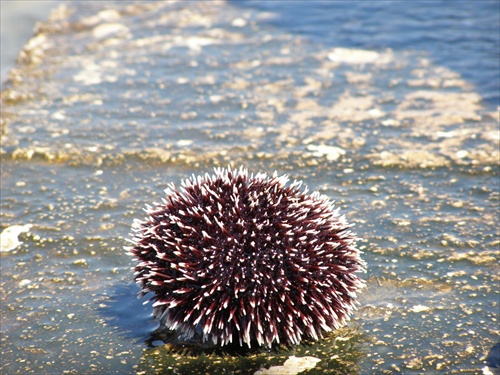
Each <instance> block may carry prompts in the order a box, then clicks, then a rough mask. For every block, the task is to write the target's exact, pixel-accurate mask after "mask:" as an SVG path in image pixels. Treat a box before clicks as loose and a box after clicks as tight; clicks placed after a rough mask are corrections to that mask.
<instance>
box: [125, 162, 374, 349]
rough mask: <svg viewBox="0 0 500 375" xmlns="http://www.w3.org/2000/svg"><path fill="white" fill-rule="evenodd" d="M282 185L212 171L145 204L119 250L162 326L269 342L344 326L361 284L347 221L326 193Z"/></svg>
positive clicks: (220, 339) (188, 333)
mask: <svg viewBox="0 0 500 375" xmlns="http://www.w3.org/2000/svg"><path fill="white" fill-rule="evenodd" d="M287 182H288V179H287V177H286V176H277V174H276V173H275V174H274V175H273V176H272V177H268V176H267V175H265V174H261V173H259V174H256V175H253V174H251V175H249V174H248V172H247V171H246V170H245V169H243V168H240V169H239V170H231V169H215V174H214V175H208V174H206V175H205V176H199V177H195V176H193V177H192V178H190V179H187V180H185V181H184V182H183V183H182V185H181V189H180V190H177V189H176V188H175V187H174V186H173V185H170V186H169V188H168V189H167V190H166V191H165V193H166V198H165V199H163V203H162V204H155V205H154V206H153V207H149V206H148V207H147V210H146V211H147V214H148V217H147V218H146V219H145V220H144V221H136V223H135V226H134V233H133V239H132V242H133V245H132V246H131V247H129V248H128V251H129V253H130V254H131V255H133V256H134V257H135V258H136V260H137V263H136V265H135V280H136V282H137V283H138V284H139V285H140V287H141V289H142V292H141V293H142V295H144V294H146V293H148V292H152V295H153V297H152V298H151V299H152V300H153V301H154V304H153V308H154V309H153V312H154V315H155V316H156V317H157V318H161V320H162V322H164V324H165V325H166V326H167V328H169V329H172V330H177V331H179V332H181V333H182V334H183V335H184V336H185V337H192V336H194V334H195V332H198V333H201V335H202V336H203V340H204V341H206V340H211V341H213V343H214V344H216V345H226V344H229V343H231V342H235V343H237V342H239V344H240V345H243V343H245V344H246V345H248V346H251V344H252V343H257V344H258V345H261V346H267V347H270V346H271V345H272V344H273V343H275V342H276V343H280V342H281V343H285V344H298V343H299V342H300V341H301V339H302V338H306V337H307V338H312V339H316V340H317V339H319V338H320V337H322V333H323V332H328V331H332V330H333V329H337V328H339V327H340V326H342V325H343V324H344V323H345V321H346V319H348V318H349V316H350V314H351V313H352V310H353V309H354V308H355V305H356V293H357V292H358V290H359V289H361V288H362V287H363V285H364V282H363V281H362V280H361V279H360V278H359V277H358V275H357V273H358V272H362V271H364V262H363V261H362V260H361V258H360V256H359V251H358V250H357V248H356V247H355V238H354V235H353V234H352V233H351V232H350V230H349V228H350V226H351V225H349V224H348V223H347V222H346V220H345V218H344V216H340V215H339V213H338V209H335V208H334V206H333V202H332V201H331V200H330V199H329V198H328V197H326V196H325V195H321V194H320V193H318V192H314V193H312V194H308V191H307V189H301V182H294V183H292V184H290V185H287Z"/></svg>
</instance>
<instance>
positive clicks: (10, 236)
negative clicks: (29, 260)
mask: <svg viewBox="0 0 500 375" xmlns="http://www.w3.org/2000/svg"><path fill="white" fill-rule="evenodd" d="M32 226H33V225H32V224H25V225H11V226H10V227H7V228H5V229H4V230H3V232H2V233H1V234H0V252H1V253H7V252H9V251H12V250H14V249H15V248H16V247H18V246H19V245H21V244H22V242H21V241H19V238H18V237H19V235H20V234H21V233H26V232H29V230H30V229H31V227H32Z"/></svg>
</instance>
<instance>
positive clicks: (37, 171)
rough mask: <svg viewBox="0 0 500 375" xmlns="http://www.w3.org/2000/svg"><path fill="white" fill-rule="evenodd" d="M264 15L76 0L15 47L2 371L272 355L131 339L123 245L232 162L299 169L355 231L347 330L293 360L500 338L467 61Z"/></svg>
mask: <svg viewBox="0 0 500 375" xmlns="http://www.w3.org/2000/svg"><path fill="white" fill-rule="evenodd" d="M270 11H274V10H272V9H262V5H261V6H259V7H255V8H252V7H244V8H241V7H237V6H235V5H234V4H232V3H224V2H210V3H208V2H205V3H193V2H190V3H189V4H187V3H162V2H151V3H150V2H140V3H127V4H122V3H120V2H91V3H89V2H81V3H75V4H72V5H71V6H67V7H63V8H59V11H58V12H56V13H54V15H53V18H52V19H51V20H50V21H48V22H47V23H45V24H44V25H43V26H42V28H41V29H40V32H39V34H38V35H37V36H36V37H35V38H34V39H32V40H31V41H30V42H29V43H28V45H27V46H26V47H25V50H24V52H23V55H22V56H24V58H23V59H22V61H21V62H20V64H19V65H18V66H17V68H16V69H15V70H14V71H12V72H11V76H10V77H11V78H10V82H9V83H8V87H7V89H6V90H5V91H4V92H3V93H2V101H3V103H2V105H3V112H2V154H1V157H2V229H4V228H6V227H9V226H11V225H16V224H21V225H24V224H32V225H33V227H31V229H30V231H29V233H24V234H21V235H20V239H21V241H23V242H24V244H22V245H20V246H19V247H18V248H16V249H15V250H12V251H9V252H3V253H1V262H2V264H1V266H2V274H1V294H2V301H3V303H2V364H1V370H2V373H7V374H23V373H26V372H37V373H42V374H45V373H47V374H48V373H79V374H80V373H136V372H139V373H141V372H142V373H172V372H174V370H177V371H178V372H179V373H190V372H189V371H191V370H190V369H192V366H195V367H194V368H196V369H198V370H199V372H200V373H203V372H206V373H222V371H223V369H224V368H232V369H233V370H234V371H235V373H253V372H254V371H255V370H257V369H259V367H260V366H264V367H269V366H271V365H277V364H282V361H281V362H279V361H278V360H277V358H276V357H275V356H272V355H268V353H260V354H256V353H251V355H248V356H244V357H242V359H240V360H235V359H234V358H235V357H231V356H229V357H224V356H222V357H217V358H218V359H213V357H209V356H208V357H207V355H201V356H198V357H196V358H195V359H190V357H189V356H188V355H183V354H182V353H181V354H178V353H171V352H170V351H169V348H168V346H165V347H159V348H153V349H151V348H148V347H147V343H149V344H151V338H152V336H151V335H152V333H153V331H154V329H155V328H156V324H155V322H154V321H152V319H151V318H150V316H149V311H150V310H149V309H150V307H149V305H147V306H142V304H141V301H137V300H136V298H135V294H136V291H137V289H136V287H135V286H134V285H132V284H131V280H132V271H131V270H130V267H131V260H130V258H129V257H128V256H127V255H126V254H125V252H124V251H123V246H124V245H126V241H125V239H124V238H125V237H127V235H128V232H129V230H130V226H131V224H132V220H133V219H134V218H136V217H142V216H143V215H144V214H143V212H142V208H143V207H144V204H145V203H150V202H153V201H159V200H160V199H161V196H162V191H163V189H165V188H166V185H167V183H169V182H175V183H177V184H178V183H179V182H180V181H181V180H182V179H183V178H185V177H187V176H189V175H190V174H192V173H204V172H205V171H210V170H211V169H212V168H213V166H218V165H223V166H224V165H227V164H231V165H233V166H238V165H240V164H243V165H245V166H246V167H248V168H249V169H250V170H251V171H264V172H268V173H271V172H273V171H274V170H278V171H279V172H280V173H287V174H288V175H289V176H290V177H291V178H292V179H303V180H304V181H305V182H306V183H307V184H308V185H309V187H310V188H311V189H314V190H320V191H321V192H323V193H325V194H327V195H329V196H331V197H332V198H333V199H335V200H336V201H337V203H338V205H339V206H340V207H341V208H342V210H343V212H344V213H345V214H346V215H347V217H348V219H349V221H351V222H355V223H356V227H355V228H356V232H357V233H358V235H359V236H360V237H361V238H362V240H360V247H361V248H362V250H363V251H364V255H363V257H364V259H365V260H366V262H367V264H368V273H367V275H366V279H367V281H368V287H367V289H366V290H365V291H364V292H363V294H362V296H361V298H360V307H359V310H358V311H357V312H356V313H355V315H354V317H353V320H352V322H351V323H350V325H349V327H347V328H345V329H343V330H341V331H339V332H338V333H337V335H336V336H335V335H334V336H329V337H328V338H327V340H325V341H323V342H321V343H319V344H318V346H312V347H301V348H297V350H296V351H295V352H293V353H291V354H294V353H295V354H296V355H297V356H303V355H311V353H313V355H314V356H317V357H320V358H322V362H319V364H318V365H317V367H316V368H315V369H313V370H310V372H309V373H314V372H315V371H316V373H328V372H329V373H337V372H344V373H353V372H359V373H367V374H368V373H373V372H381V373H398V372H403V373H420V372H422V371H427V372H444V373H456V372H459V371H461V372H466V373H467V372H470V373H477V372H478V371H479V369H480V368H481V367H483V366H484V360H485V358H486V355H487V352H488V350H489V348H490V347H491V346H492V345H493V344H494V343H495V342H496V341H498V340H499V330H498V309H499V305H498V302H499V301H498V299H499V276H498V275H499V272H498V271H499V264H498V261H499V254H498V250H499V248H498V247H499V241H498V225H499V218H498V208H499V207H498V199H499V183H498V178H499V176H498V166H499V163H498V162H499V151H498V147H499V129H498V113H496V112H494V111H495V108H494V107H493V106H491V102H490V101H489V100H484V97H485V96H487V97H491V94H488V93H487V94H484V92H483V91H481V90H478V89H477V87H476V86H475V84H474V82H472V81H469V80H467V79H464V76H468V74H469V76H470V77H476V76H478V77H480V76H481V74H480V73H478V72H476V71H475V72H471V71H469V70H471V69H472V68H466V70H467V72H468V73H467V74H466V73H463V72H460V71H458V70H456V69H453V65H452V64H450V65H443V64H440V63H438V62H440V61H439V59H438V62H436V61H435V60H433V59H432V56H430V55H429V53H428V52H426V51H421V50H418V49H414V48H412V49H404V48H402V46H400V47H399V48H394V49H388V48H386V47H391V45H390V44H384V43H382V42H380V45H374V46H372V47H371V48H373V49H371V50H367V49H355V48H354V47H356V46H352V45H351V46H349V48H345V47H346V46H345V45H342V47H343V48H338V47H339V46H340V44H339V45H337V44H335V43H334V42H331V41H330V42H325V41H324V40H321V38H319V39H318V38H314V37H310V33H309V32H305V33H303V34H302V35H298V34H297V33H296V32H295V31H294V30H290V28H289V27H281V26H280V25H279V24H275V23H273V22H272V20H276V19H279V18H276V17H277V15H276V12H277V13H278V14H279V12H286V11H285V10H284V9H278V10H277V11H275V13H270ZM282 16H283V14H282ZM318 16H319V15H318ZM378 17H379V18H381V19H382V20H385V19H387V21H388V22H389V21H390V20H391V18H386V17H384V13H383V12H382V13H381V14H379V15H378ZM304 22H305V21H304ZM392 22H395V23H396V24H395V25H393V27H397V22H398V21H397V18H396V19H394V20H393V21H392ZM415 22H417V21H415ZM422 22H423V21H422ZM450 22H451V21H450ZM312 24H314V23H312ZM309 27H311V30H313V31H314V27H312V26H311V25H310V26H309ZM481 27H485V26H484V25H483V24H481ZM492 28H494V26H492ZM308 30H309V29H307V31H308ZM347 31H348V30H347ZM492 31H494V30H492ZM402 34H403V35H401V36H400V38H401V39H404V32H402ZM417 35H418V33H417ZM368 36H369V34H368V35H364V37H365V38H368ZM411 37H412V38H416V36H415V35H414V34H412V35H411ZM423 37H424V36H422V38H423ZM353 38H354V37H353ZM417 39H418V38H417ZM354 40H356V39H354ZM360 40H362V38H361V39H360ZM382 40H383V38H382ZM359 43H362V42H361V41H359ZM358 47H359V46H358ZM363 48H367V47H366V46H365V45H363ZM487 64H492V62H491V61H489V62H487ZM464 66H469V65H467V64H465V65H464ZM485 74H486V75H487V74H490V73H488V72H486V73H485ZM480 79H482V78H480ZM479 86H480V87H483V86H481V85H479ZM483 89H484V90H486V92H488V88H484V87H483ZM490 91H491V90H490ZM153 338H154V337H153ZM342 345H344V346H342ZM322 353H323V354H322ZM325 353H326V354H325ZM291 354H290V353H286V352H285V353H284V354H282V356H283V360H284V359H286V358H287V356H289V355H291ZM280 355H281V354H280ZM322 355H323V357H322ZM339 358H340V359H343V361H344V362H342V361H341V360H340V359H339ZM188 359H189V360H188ZM217 366H219V367H217ZM231 366H233V367H231ZM245 366H246V367H245ZM245 368H246V369H253V370H252V371H251V372H250V370H248V371H247V370H244V369H245Z"/></svg>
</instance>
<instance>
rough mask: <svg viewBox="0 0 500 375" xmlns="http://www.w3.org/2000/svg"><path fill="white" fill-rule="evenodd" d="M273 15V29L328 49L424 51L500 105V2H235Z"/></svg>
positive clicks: (487, 101) (489, 101)
mask: <svg viewBox="0 0 500 375" xmlns="http://www.w3.org/2000/svg"><path fill="white" fill-rule="evenodd" d="M230 3H231V4H232V5H235V6H241V7H243V8H250V9H259V10H261V11H266V12H272V13H273V17H272V19H271V20H269V21H268V22H269V24H271V25H273V26H276V27H279V28H281V29H284V30H286V31H287V32H290V33H293V34H295V35H300V36H305V37H306V38H308V39H310V40H314V41H317V42H320V43H322V44H324V45H330V46H342V47H350V48H363V49H376V50H381V49H385V48H392V49H393V50H395V51H420V52H425V53H426V54H428V56H429V58H431V59H432V60H433V61H434V62H435V63H436V64H437V65H441V66H446V67H448V68H450V69H452V70H454V71H456V72H458V73H460V74H461V75H462V77H463V78H464V79H466V80H467V81H469V82H471V83H473V84H474V85H475V86H476V89H477V91H478V92H479V93H481V96H482V99H483V101H484V102H485V104H486V105H488V106H491V108H496V107H497V106H498V105H499V104H500V96H499V95H500V94H499V93H500V90H499V87H500V68H499V64H498V61H499V60H500V16H499V15H500V2H499V1H488V0H479V1H447V0H436V1H419V0H417V1H406V2H403V1H314V0H313V1H254V0H252V1H247V0H242V1H240V0H236V1H230Z"/></svg>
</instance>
